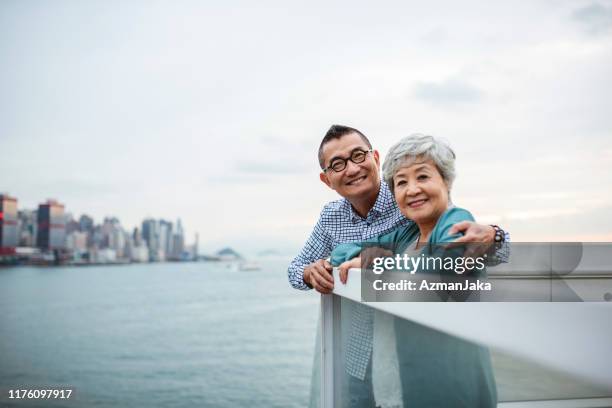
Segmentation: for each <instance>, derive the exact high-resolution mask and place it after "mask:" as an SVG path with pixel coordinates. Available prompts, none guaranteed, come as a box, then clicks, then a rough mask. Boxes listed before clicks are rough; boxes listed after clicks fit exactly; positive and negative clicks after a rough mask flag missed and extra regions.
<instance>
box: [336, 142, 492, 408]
mask: <svg viewBox="0 0 612 408" xmlns="http://www.w3.org/2000/svg"><path fill="white" fill-rule="evenodd" d="M454 163H455V153H454V152H453V151H452V149H451V148H450V147H449V146H448V145H447V144H445V143H444V142H442V141H440V140H438V139H436V138H433V137H432V136H424V135H412V136H408V137H406V138H404V139H402V140H401V141H400V142H398V143H397V144H395V145H394V146H393V147H392V148H391V150H390V151H389V154H388V155H387V158H386V160H385V163H384V165H383V177H384V179H385V181H386V182H387V184H388V185H389V187H390V189H391V191H392V192H393V194H394V196H395V200H396V201H397V204H398V207H399V208H400V210H401V212H402V213H403V214H404V215H405V216H406V217H407V218H409V219H411V220H414V223H411V224H408V225H406V226H403V227H400V228H398V229H396V230H394V231H392V232H390V233H388V234H386V235H383V236H381V237H378V238H377V239H374V240H370V241H367V243H368V244H380V245H387V246H388V245H392V246H393V248H394V252H395V253H402V254H403V253H409V254H412V255H418V254H420V253H427V251H428V250H430V249H431V247H434V246H435V244H441V243H449V242H452V241H454V240H455V239H456V238H458V237H459V236H460V235H458V234H451V233H450V230H451V227H452V226H453V225H454V224H456V223H458V222H461V221H473V220H474V218H473V217H472V215H471V214H470V213H469V212H468V211H466V210H464V209H461V208H458V207H455V206H453V205H452V204H451V200H450V190H451V187H452V184H453V181H454V179H455V167H454ZM427 244H432V245H427ZM363 247H364V245H363V244H343V245H340V246H339V247H337V248H336V249H335V250H334V252H333V253H332V258H331V260H332V264H333V265H335V266H338V265H340V276H341V280H342V281H343V282H346V278H347V271H348V269H349V268H353V267H360V266H361V259H360V257H359V254H360V252H361V250H362V248H363ZM428 254H430V255H431V253H428ZM394 326H395V327H394V328H395V335H396V346H397V356H398V360H399V368H400V379H401V387H402V390H401V393H402V399H403V403H404V406H411V407H495V406H496V405H497V394H496V387H495V380H494V377H493V371H492V368H491V362H490V356H489V352H488V349H486V348H484V347H481V346H479V345H476V344H474V343H470V342H467V341H464V340H462V339H459V338H457V337H453V336H450V335H447V334H445V333H442V332H438V331H436V330H433V329H430V328H427V327H425V326H422V325H418V324H416V323H413V322H410V321H407V320H403V319H396V320H395V325H394Z"/></svg>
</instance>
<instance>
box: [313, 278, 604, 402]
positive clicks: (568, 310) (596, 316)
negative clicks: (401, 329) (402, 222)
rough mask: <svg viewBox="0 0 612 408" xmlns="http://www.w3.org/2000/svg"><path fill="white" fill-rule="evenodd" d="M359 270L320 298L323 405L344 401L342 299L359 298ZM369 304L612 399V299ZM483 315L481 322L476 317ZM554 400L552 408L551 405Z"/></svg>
mask: <svg viewBox="0 0 612 408" xmlns="http://www.w3.org/2000/svg"><path fill="white" fill-rule="evenodd" d="M360 274H361V271H360V270H359V269H352V270H350V271H349V275H348V281H347V283H346V284H342V283H341V282H340V280H339V277H338V271H337V269H334V272H333V275H334V291H333V294H330V295H322V297H321V301H322V303H321V325H322V330H321V334H322V338H321V350H322V352H321V364H322V365H321V368H322V370H321V384H320V386H321V389H320V391H321V406H322V407H334V406H338V405H339V398H340V396H339V395H338V394H339V393H338V389H337V388H338V387H336V388H334V385H335V384H336V382H337V380H338V378H339V376H340V375H342V373H341V372H339V367H338V366H339V364H335V361H337V359H336V360H335V359H334V357H335V356H334V351H335V350H339V338H340V329H339V328H340V322H339V319H340V301H341V298H347V299H350V300H353V301H356V302H360V301H361V279H360ZM366 305H367V306H369V307H372V308H374V309H376V310H380V311H383V312H386V313H390V314H391V315H393V316H396V317H399V318H402V319H408V320H411V321H414V322H416V323H419V324H422V325H424V326H428V327H431V328H433V329H436V330H439V331H442V332H445V333H448V334H450V335H453V336H457V337H459V338H463V339H465V340H469V341H472V342H475V343H478V344H482V345H484V346H487V347H491V348H495V349H497V350H503V351H504V352H506V353H509V354H512V355H514V356H517V357H521V358H525V359H528V360H530V361H533V362H536V363H538V364H541V365H543V366H545V367H549V368H551V369H554V370H556V371H559V372H563V373H568V374H571V375H573V376H576V377H579V378H582V379H584V380H586V381H588V382H590V383H592V384H594V385H597V386H599V387H603V388H604V389H605V390H609V394H608V395H609V396H610V397H612V302H611V303H605V302H584V303H582V302H576V303H547V302H537V303H534V302H530V303H501V302H483V303H476V302H466V303H454V302H453V303H442V302H440V303H436V302H414V303H412V302H410V303H402V302H370V303H366ZM474 316H477V317H478V318H477V319H474V318H473V317H474ZM547 404H548V405H547ZM499 406H500V407H516V408H523V407H525V408H526V407H534V408H535V407H542V408H545V407H553V406H554V407H587V406H588V407H609V406H612V398H586V399H585V398H581V399H575V400H568V399H564V400H554V401H521V402H504V403H500V404H499Z"/></svg>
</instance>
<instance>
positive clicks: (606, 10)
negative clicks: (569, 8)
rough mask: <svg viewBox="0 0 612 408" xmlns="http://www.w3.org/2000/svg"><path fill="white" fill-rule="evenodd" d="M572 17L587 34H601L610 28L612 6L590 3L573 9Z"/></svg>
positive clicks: (611, 26)
mask: <svg viewBox="0 0 612 408" xmlns="http://www.w3.org/2000/svg"><path fill="white" fill-rule="evenodd" d="M572 19H573V20H574V21H576V22H577V23H579V24H581V25H582V27H583V28H584V29H585V30H586V31H587V32H588V33H589V34H593V35H597V34H601V33H604V32H606V31H608V30H610V29H611V28H612V7H604V6H602V5H601V4H599V3H592V4H590V5H588V6H585V7H581V8H578V9H576V10H574V12H573V13H572Z"/></svg>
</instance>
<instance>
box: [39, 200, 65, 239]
mask: <svg viewBox="0 0 612 408" xmlns="http://www.w3.org/2000/svg"><path fill="white" fill-rule="evenodd" d="M65 222H66V219H65V217H64V205H63V204H60V203H58V202H57V201H56V200H47V202H46V203H44V204H40V205H39V206H38V233H37V234H36V246H37V247H39V248H41V249H63V248H64V247H65V245H66V243H65V241H66V224H65Z"/></svg>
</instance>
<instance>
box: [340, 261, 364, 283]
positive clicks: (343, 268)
mask: <svg viewBox="0 0 612 408" xmlns="http://www.w3.org/2000/svg"><path fill="white" fill-rule="evenodd" d="M351 268H361V257H357V258H353V259H351V260H350V261H346V262H343V263H342V264H340V266H339V267H338V269H339V270H340V282H342V283H344V284H346V280H347V279H348V271H349V269H351Z"/></svg>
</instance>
